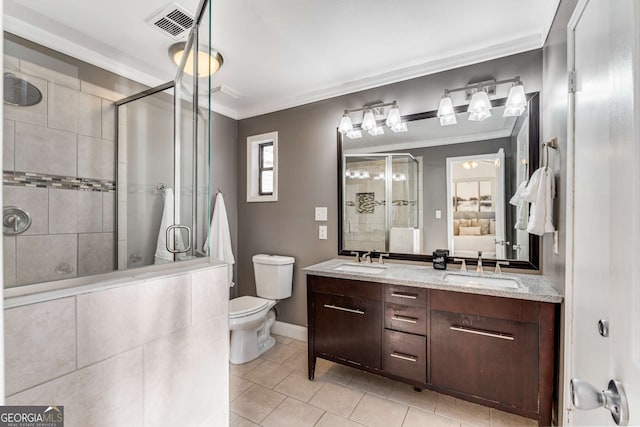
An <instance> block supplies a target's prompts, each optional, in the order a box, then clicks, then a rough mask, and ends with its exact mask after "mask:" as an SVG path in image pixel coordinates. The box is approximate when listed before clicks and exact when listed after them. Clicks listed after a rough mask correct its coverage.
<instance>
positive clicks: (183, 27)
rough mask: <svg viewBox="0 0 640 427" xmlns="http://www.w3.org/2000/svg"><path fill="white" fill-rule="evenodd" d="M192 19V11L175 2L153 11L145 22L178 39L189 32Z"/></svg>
mask: <svg viewBox="0 0 640 427" xmlns="http://www.w3.org/2000/svg"><path fill="white" fill-rule="evenodd" d="M193 19H194V15H193V13H191V12H189V11H188V10H187V9H185V8H184V7H182V6H180V5H178V4H177V3H169V4H168V5H166V6H165V7H163V8H162V9H160V10H158V11H156V12H154V13H153V14H152V15H151V16H150V17H149V18H147V19H146V21H145V22H146V23H147V24H149V25H151V26H152V27H153V28H155V29H156V30H158V31H160V32H161V33H162V34H164V35H167V36H169V37H171V38H172V39H174V40H180V39H182V38H184V37H185V36H186V35H187V34H189V30H190V29H191V26H192V25H193Z"/></svg>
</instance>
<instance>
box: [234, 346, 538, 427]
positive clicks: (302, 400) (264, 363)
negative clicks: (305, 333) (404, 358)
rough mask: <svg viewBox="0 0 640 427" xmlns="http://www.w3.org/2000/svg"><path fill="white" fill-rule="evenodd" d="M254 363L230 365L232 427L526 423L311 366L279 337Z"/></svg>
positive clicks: (300, 350)
mask: <svg viewBox="0 0 640 427" xmlns="http://www.w3.org/2000/svg"><path fill="white" fill-rule="evenodd" d="M275 338H276V340H277V344H276V345H275V347H273V348H272V349H271V350H269V351H268V352H267V353H265V354H263V355H262V356H261V357H260V358H258V359H256V360H254V361H252V362H249V363H246V364H244V365H231V366H230V373H231V375H230V393H229V399H230V401H231V404H230V409H231V414H230V423H231V426H237V427H240V426H264V427H276V426H277V427H286V426H295V427H304V426H317V427H342V426H345V427H348V426H362V425H365V426H372V427H376V426H382V427H394V426H397V427H401V426H402V427H414V426H416V427H417V426H420V427H423V426H430V427H472V426H475V427H515V426H531V427H533V426H537V423H536V422H535V421H533V420H530V419H527V418H522V417H519V416H516V415H512V414H508V413H506V412H502V411H498V410H496V409H491V408H486V407H484V406H480V405H476V404H474V403H469V402H465V401H462V400H459V399H454V398H452V397H449V396H445V395H441V394H438V393H435V392H432V391H429V390H423V391H422V392H420V393H416V392H415V391H413V387H411V386H409V385H406V384H402V383H399V382H397V381H392V380H389V379H386V378H382V377H379V376H377V375H372V374H369V373H366V372H361V371H358V370H356V369H352V368H349V367H346V366H342V365H338V364H335V363H332V362H329V361H326V360H322V359H318V365H317V366H316V374H315V380H314V381H309V380H307V375H306V372H307V353H306V352H307V345H306V343H304V342H301V341H296V340H292V339H290V338H285V337H279V336H276V337H275Z"/></svg>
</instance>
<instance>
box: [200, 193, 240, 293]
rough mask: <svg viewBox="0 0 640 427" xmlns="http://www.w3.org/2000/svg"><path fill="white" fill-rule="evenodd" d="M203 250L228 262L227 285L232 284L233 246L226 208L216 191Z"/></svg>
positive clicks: (234, 260)
mask: <svg viewBox="0 0 640 427" xmlns="http://www.w3.org/2000/svg"><path fill="white" fill-rule="evenodd" d="M209 242H211V252H209ZM203 250H204V251H205V252H206V253H207V254H209V255H211V256H212V257H215V258H218V259H219V260H221V261H224V262H226V263H227V264H229V286H234V285H235V284H234V283H233V264H235V262H236V259H235V258H234V256H233V248H232V247H231V233H230V232H229V219H228V218H227V209H226V208H225V206H224V198H223V197H222V193H218V195H217V196H216V205H215V208H214V210H213V217H212V218H211V227H210V228H209V236H208V237H207V239H206V240H205V242H204V248H203Z"/></svg>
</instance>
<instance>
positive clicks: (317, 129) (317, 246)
mask: <svg viewBox="0 0 640 427" xmlns="http://www.w3.org/2000/svg"><path fill="white" fill-rule="evenodd" d="M487 75H490V76H493V77H495V78H497V79H506V78H513V77H514V76H516V75H519V76H520V77H521V79H522V81H523V82H524V85H525V88H526V91H527V92H536V91H539V90H540V89H541V86H542V84H541V82H542V51H541V50H535V51H530V52H525V53H522V54H518V55H513V56H509V57H505V58H499V59H495V60H492V61H487V62H483V63H480V64H474V65H471V66H468V67H462V68H459V69H456V70H451V71H446V72H442V73H437V74H432V75H428V76H424V77H420V78H416V79H412V80H407V81H403V82H399V83H394V84H391V85H386V86H382V87H378V88H374V89H369V90H366V91H362V92H357V93H353V94H349V95H344V96H340V97H336V98H331V99H328V100H324V101H320V102H316V103H312V104H308V105H303V106H300V107H296V108H291V109H288V110H283V111H278V112H275V113H270V114H266V115H262V116H258V117H253V118H249V119H245V120H241V121H240V122H239V127H238V222H239V224H241V226H240V227H239V229H238V249H239V252H238V255H237V261H238V282H239V283H238V291H239V294H240V295H255V284H254V278H253V266H252V264H251V257H252V256H253V255H254V254H257V253H272V254H279V255H291V256H294V257H295V258H296V265H295V268H294V283H293V295H292V296H291V298H289V299H286V300H284V301H282V302H280V303H279V304H278V305H277V307H276V308H277V310H278V319H279V320H281V321H284V322H289V323H293V324H297V325H306V323H307V313H306V277H305V274H304V272H303V271H302V268H303V267H305V266H308V265H311V264H315V263H317V262H321V261H324V260H327V259H330V258H334V257H336V256H337V253H338V252H337V251H338V229H337V224H338V206H337V203H338V202H337V199H338V197H337V186H338V183H337V142H336V132H337V131H336V128H337V126H338V121H339V120H340V116H341V114H342V112H343V110H344V109H347V108H357V107H361V106H362V105H363V104H365V103H368V102H373V101H377V100H382V101H391V100H394V99H395V100H397V101H398V104H399V106H400V109H401V112H402V114H405V115H406V114H412V113H419V112H423V111H430V110H435V109H437V107H438V102H439V100H440V97H441V96H442V93H443V90H444V88H453V87H459V86H464V85H465V84H466V83H467V82H468V81H469V80H471V79H474V78H479V77H483V76H485V77H486V76H487ZM508 90H509V87H508V85H504V86H501V87H499V88H498V93H497V95H496V97H497V98H502V97H506V96H507V94H508ZM271 131H278V132H279V135H278V137H279V190H278V191H279V200H278V201H277V202H271V203H247V202H246V139H247V137H248V136H251V135H257V134H261V133H266V132H271ZM315 206H326V207H328V210H329V218H328V222H327V223H326V224H327V225H328V227H329V229H328V235H329V239H328V240H318V225H319V223H317V222H315V221H314V207H315Z"/></svg>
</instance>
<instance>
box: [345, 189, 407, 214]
mask: <svg viewBox="0 0 640 427" xmlns="http://www.w3.org/2000/svg"><path fill="white" fill-rule="evenodd" d="M358 194H368V193H356V196H357V195H358ZM358 203H360V200H358ZM371 203H373V205H374V206H385V205H386V204H387V203H386V201H385V200H374V201H372V202H371ZM345 205H346V206H356V202H353V201H350V200H347V201H346V202H345ZM415 205H416V201H415V200H392V201H391V206H415ZM358 213H362V212H358Z"/></svg>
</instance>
